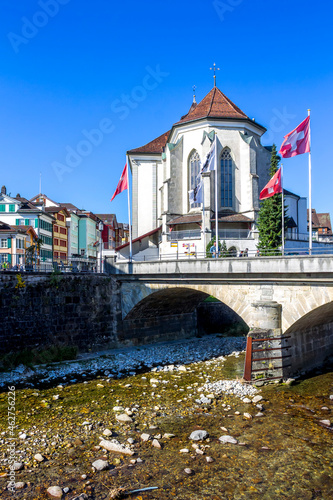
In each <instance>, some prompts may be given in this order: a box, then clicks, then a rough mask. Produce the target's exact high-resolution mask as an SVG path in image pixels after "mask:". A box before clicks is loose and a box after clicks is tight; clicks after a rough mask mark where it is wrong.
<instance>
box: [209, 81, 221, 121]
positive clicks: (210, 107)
mask: <svg viewBox="0 0 333 500" xmlns="http://www.w3.org/2000/svg"><path fill="white" fill-rule="evenodd" d="M216 89H217V87H214V92H213V93H212V99H211V101H210V106H209V111H208V113H207V116H209V115H210V112H211V110H212V107H213V102H214V98H215V94H216ZM220 92H221V91H220Z"/></svg>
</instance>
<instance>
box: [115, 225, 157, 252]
mask: <svg viewBox="0 0 333 500" xmlns="http://www.w3.org/2000/svg"><path fill="white" fill-rule="evenodd" d="M161 229H162V226H159V227H157V228H155V229H153V230H152V231H149V233H145V234H142V235H141V236H138V237H137V238H134V240H132V243H136V242H137V241H141V240H143V239H144V238H148V237H149V236H152V235H153V234H155V233H158V232H159V231H161ZM128 245H129V241H128V242H127V243H124V244H123V245H120V246H119V247H116V250H117V251H118V250H121V249H122V248H125V247H127V246H128Z"/></svg>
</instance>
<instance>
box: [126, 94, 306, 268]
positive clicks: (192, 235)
mask: <svg viewBox="0 0 333 500" xmlns="http://www.w3.org/2000/svg"><path fill="white" fill-rule="evenodd" d="M265 132H266V129H265V127H263V126H262V125H260V124H258V123H257V122H256V121H255V120H254V119H250V118H249V117H248V116H247V115H246V114H245V113H244V112H243V111H242V110H241V109H239V108H238V107H237V106H236V105H235V104H234V103H233V102H232V101H231V100H230V99H229V98H228V97H227V96H226V95H224V94H223V93H222V92H221V91H220V90H219V89H218V88H217V87H216V86H214V87H213V89H212V90H211V91H210V92H209V93H208V94H207V95H206V96H205V97H204V99H203V100H202V101H201V102H200V103H198V104H197V103H196V100H195V97H194V99H193V103H192V105H191V107H190V110H189V112H188V113H187V114H186V115H184V116H182V118H181V119H180V120H179V121H178V122H176V123H174V125H173V126H172V127H171V129H170V130H169V131H168V132H166V133H165V134H162V135H161V136H159V137H158V138H156V139H154V140H153V141H151V142H149V143H148V144H146V145H144V146H141V147H139V148H136V149H131V150H129V151H128V152H127V157H128V164H129V167H130V168H131V172H132V214H133V215H132V227H133V234H132V238H133V240H134V244H133V253H134V257H135V254H137V255H140V254H141V256H142V255H146V256H147V258H148V257H150V258H152V257H157V256H159V257H161V256H162V257H163V256H164V257H166V258H167V257H172V256H173V255H175V254H177V255H178V256H179V255H181V254H184V255H189V254H190V255H194V256H196V257H200V256H201V257H203V256H204V255H205V254H206V246H207V244H208V243H209V242H210V241H211V239H212V237H213V236H214V235H215V218H216V214H215V206H216V204H215V175H217V210H218V230H219V239H220V241H223V240H224V241H225V242H226V245H227V248H228V249H232V251H234V252H235V253H236V252H237V253H238V252H239V251H241V250H245V249H248V250H249V253H253V254H254V253H255V251H256V249H257V243H258V232H257V229H256V220H257V217H258V212H259V193H260V191H261V190H262V189H263V188H264V186H265V185H266V183H267V182H268V180H269V174H268V172H269V166H270V156H271V148H270V147H265V146H263V145H262V144H261V137H262V136H263V134H264V133H265ZM215 140H216V150H217V151H216V158H217V159H216V167H217V170H216V171H214V170H213V171H208V172H206V173H204V174H203V176H202V178H203V185H204V190H203V203H194V204H191V203H190V201H189V191H190V190H192V189H194V187H195V186H196V183H197V175H198V173H199V172H200V169H201V167H202V165H203V162H204V160H205V158H206V156H207V153H208V152H209V151H210V149H211V146H212V143H213V141H215ZM290 195H291V198H293V197H295V196H296V197H297V195H293V194H292V193H290ZM297 198H299V197H297ZM287 199H288V197H287ZM291 205H292V207H294V205H295V204H293V203H292V204H291ZM295 206H296V205H295ZM300 206H301V207H302V210H301V211H300V210H298V212H297V214H296V213H295V214H294V213H290V212H289V213H288V215H289V217H291V218H292V219H293V224H291V229H290V231H291V232H293V234H294V239H297V233H298V230H299V228H300V227H302V230H304V227H305V228H306V199H305V198H302V199H301V202H299V203H298V204H297V209H299V207H300ZM292 207H291V208H292ZM292 211H293V208H292ZM303 212H304V214H303ZM303 219H304V220H303ZM123 250H124V251H125V254H126V249H125V248H124V249H123ZM125 254H123V255H124V256H125Z"/></svg>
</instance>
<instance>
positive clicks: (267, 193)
mask: <svg viewBox="0 0 333 500" xmlns="http://www.w3.org/2000/svg"><path fill="white" fill-rule="evenodd" d="M277 193H282V184H281V168H279V170H278V171H277V172H276V173H275V174H274V175H273V177H272V178H271V180H270V181H269V182H268V183H267V184H266V186H265V187H264V189H263V190H262V191H261V193H260V196H259V200H265V199H266V198H270V197H271V196H274V195H275V194H277Z"/></svg>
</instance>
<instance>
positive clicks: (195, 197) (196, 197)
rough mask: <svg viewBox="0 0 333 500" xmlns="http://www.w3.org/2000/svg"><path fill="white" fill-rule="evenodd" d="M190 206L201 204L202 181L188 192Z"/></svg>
mask: <svg viewBox="0 0 333 500" xmlns="http://www.w3.org/2000/svg"><path fill="white" fill-rule="evenodd" d="M188 196H189V202H190V205H193V204H194V203H203V181H201V182H199V184H197V185H196V186H195V188H194V189H191V191H189V192H188Z"/></svg>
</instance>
